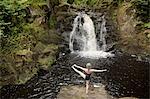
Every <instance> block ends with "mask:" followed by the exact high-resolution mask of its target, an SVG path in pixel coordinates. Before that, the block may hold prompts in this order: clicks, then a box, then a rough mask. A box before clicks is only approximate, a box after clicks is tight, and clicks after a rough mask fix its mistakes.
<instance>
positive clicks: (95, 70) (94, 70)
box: [91, 69, 107, 72]
mask: <svg viewBox="0 0 150 99" xmlns="http://www.w3.org/2000/svg"><path fill="white" fill-rule="evenodd" d="M91 71H92V72H104V71H107V69H102V70H97V69H91Z"/></svg>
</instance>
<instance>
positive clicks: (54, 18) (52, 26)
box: [48, 16, 57, 29]
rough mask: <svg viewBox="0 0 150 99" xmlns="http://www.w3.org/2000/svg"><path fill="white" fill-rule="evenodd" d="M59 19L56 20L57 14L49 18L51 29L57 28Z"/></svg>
mask: <svg viewBox="0 0 150 99" xmlns="http://www.w3.org/2000/svg"><path fill="white" fill-rule="evenodd" d="M56 23H57V21H56V17H55V16H51V17H50V19H49V23H48V25H49V28H50V29H53V28H55V25H56Z"/></svg>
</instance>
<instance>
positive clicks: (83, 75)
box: [73, 67, 86, 79]
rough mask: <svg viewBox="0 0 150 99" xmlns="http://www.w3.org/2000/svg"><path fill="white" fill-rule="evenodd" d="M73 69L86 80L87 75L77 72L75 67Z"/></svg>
mask: <svg viewBox="0 0 150 99" xmlns="http://www.w3.org/2000/svg"><path fill="white" fill-rule="evenodd" d="M73 69H74V71H76V72H77V73H78V74H80V75H81V77H83V78H84V79H85V77H86V75H85V74H84V73H82V72H81V71H79V70H77V69H76V68H74V67H73Z"/></svg>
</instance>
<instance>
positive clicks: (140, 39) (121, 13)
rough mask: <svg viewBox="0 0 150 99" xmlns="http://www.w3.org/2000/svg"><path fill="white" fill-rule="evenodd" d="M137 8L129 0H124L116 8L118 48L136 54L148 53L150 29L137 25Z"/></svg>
mask: <svg viewBox="0 0 150 99" xmlns="http://www.w3.org/2000/svg"><path fill="white" fill-rule="evenodd" d="M136 12H137V10H136V9H135V8H134V6H133V3H131V1H125V2H123V3H122V4H120V5H119V7H118V8H117V10H116V20H117V26H118V30H119V31H118V37H119V40H118V48H119V49H121V50H122V51H124V52H127V53H130V54H137V55H147V56H148V55H150V50H149V49H150V38H149V33H150V29H148V28H141V27H139V26H138V24H139V23H140V21H139V20H138V18H137V16H136Z"/></svg>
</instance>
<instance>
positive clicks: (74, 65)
mask: <svg viewBox="0 0 150 99" xmlns="http://www.w3.org/2000/svg"><path fill="white" fill-rule="evenodd" d="M73 66H74V67H77V68H79V69H82V70H83V71H85V70H86V68H83V67H81V66H77V65H76V64H74V65H73Z"/></svg>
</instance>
